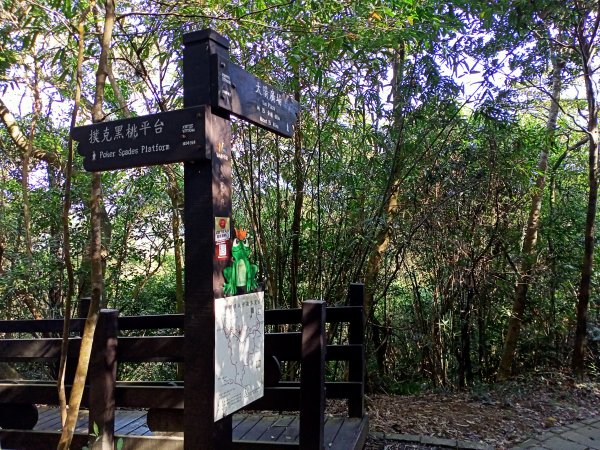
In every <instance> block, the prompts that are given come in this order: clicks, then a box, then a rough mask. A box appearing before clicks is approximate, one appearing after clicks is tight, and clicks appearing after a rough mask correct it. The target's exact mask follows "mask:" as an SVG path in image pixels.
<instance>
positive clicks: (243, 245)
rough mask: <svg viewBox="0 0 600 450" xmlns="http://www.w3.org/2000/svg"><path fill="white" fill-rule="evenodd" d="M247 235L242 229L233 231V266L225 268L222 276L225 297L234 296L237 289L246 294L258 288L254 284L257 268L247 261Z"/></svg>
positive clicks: (248, 253) (248, 252)
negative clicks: (223, 278)
mask: <svg viewBox="0 0 600 450" xmlns="http://www.w3.org/2000/svg"><path fill="white" fill-rule="evenodd" d="M247 235H248V231H246V230H244V229H243V228H240V229H237V228H236V229H235V236H236V237H235V239H234V240H233V245H232V246H231V255H232V259H233V265H232V266H229V267H225V269H224V270H223V276H224V277H225V284H224V285H223V292H224V293H225V295H236V294H237V293H238V289H240V291H241V293H248V292H252V291H253V290H254V289H256V288H257V287H258V283H257V282H256V275H257V273H258V266H257V265H256V264H252V263H251V262H250V260H249V259H248V256H250V245H249V244H248V237H247Z"/></svg>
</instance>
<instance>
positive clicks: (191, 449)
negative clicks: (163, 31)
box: [183, 30, 232, 450]
mask: <svg viewBox="0 0 600 450" xmlns="http://www.w3.org/2000/svg"><path fill="white" fill-rule="evenodd" d="M184 45H185V48H184V54H183V100H184V106H185V107H191V106H198V105H207V106H206V108H205V109H204V113H203V115H204V117H203V120H202V121H201V122H200V126H202V127H204V136H205V139H204V141H205V146H206V148H205V150H206V155H207V158H208V159H206V160H199V161H195V162H186V163H185V166H184V190H185V197H184V198H185V348H184V355H185V369H184V380H185V410H184V432H185V435H184V436H185V438H184V448H185V450H197V449H198V448H202V449H205V450H217V449H218V450H230V449H231V448H232V443H231V439H232V438H231V416H229V417H226V418H224V419H222V420H220V421H218V422H214V393H215V377H214V372H215V354H214V353H215V315H214V300H215V298H220V297H222V296H223V283H224V279H223V269H224V267H225V265H226V264H227V261H226V260H225V259H218V257H217V252H216V249H215V245H216V243H215V220H219V218H224V219H226V220H229V219H228V218H229V217H230V216H231V124H230V122H229V115H228V113H224V112H220V113H218V115H217V114H215V113H214V111H212V110H211V108H210V106H208V105H209V104H210V103H211V95H214V92H215V89H216V87H215V86H211V73H210V68H211V62H212V60H213V58H215V57H216V56H221V57H224V58H228V47H229V44H228V41H227V40H226V39H225V38H224V37H222V36H220V35H219V34H217V33H215V32H213V31H210V30H203V31H197V32H194V33H189V34H187V35H185V36H184Z"/></svg>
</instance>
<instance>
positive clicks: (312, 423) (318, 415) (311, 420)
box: [300, 300, 327, 450]
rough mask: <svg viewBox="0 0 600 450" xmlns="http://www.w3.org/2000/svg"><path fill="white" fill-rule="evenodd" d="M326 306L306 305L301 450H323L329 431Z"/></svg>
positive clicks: (307, 303) (322, 303)
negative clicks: (326, 424) (326, 375)
mask: <svg viewBox="0 0 600 450" xmlns="http://www.w3.org/2000/svg"><path fill="white" fill-rule="evenodd" d="M325 311H326V304H325V302H324V301H322V300H307V301H305V302H303V303H302V361H301V367H300V392H302V395H301V396H300V450H323V449H324V431H325V422H324V417H325V353H326V350H327V343H326V341H327V337H326V335H325Z"/></svg>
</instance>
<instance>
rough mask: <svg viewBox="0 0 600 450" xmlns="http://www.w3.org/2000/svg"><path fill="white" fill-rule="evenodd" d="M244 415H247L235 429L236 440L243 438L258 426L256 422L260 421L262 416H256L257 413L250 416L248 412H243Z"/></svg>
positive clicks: (234, 437)
mask: <svg viewBox="0 0 600 450" xmlns="http://www.w3.org/2000/svg"><path fill="white" fill-rule="evenodd" d="M242 416H245V419H244V420H243V421H242V422H240V423H239V424H238V425H237V426H236V427H235V428H234V429H233V433H232V434H233V439H236V440H240V441H241V440H243V439H244V438H245V436H246V434H247V433H248V432H249V431H250V430H251V429H252V428H254V427H255V426H256V424H257V423H258V421H259V420H260V416H256V415H252V416H248V415H246V414H243V415H242Z"/></svg>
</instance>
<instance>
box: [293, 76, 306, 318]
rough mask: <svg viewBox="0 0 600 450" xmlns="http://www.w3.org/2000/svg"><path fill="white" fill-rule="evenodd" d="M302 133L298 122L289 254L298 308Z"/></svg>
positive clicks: (301, 200)
mask: <svg viewBox="0 0 600 450" xmlns="http://www.w3.org/2000/svg"><path fill="white" fill-rule="evenodd" d="M299 89H300V88H298V91H296V95H295V98H296V101H297V102H298V103H299V102H300V90H299ZM302 162H303V161H302V133H301V130H300V124H298V129H297V131H296V134H295V136H294V174H295V181H294V215H293V218H292V227H291V232H292V253H291V255H290V307H291V308H298V307H299V306H300V302H299V300H298V271H299V269H300V231H301V227H300V225H301V220H302V205H303V203H304V167H303V164H302Z"/></svg>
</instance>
